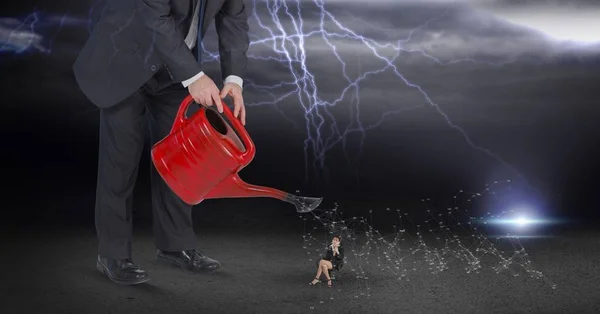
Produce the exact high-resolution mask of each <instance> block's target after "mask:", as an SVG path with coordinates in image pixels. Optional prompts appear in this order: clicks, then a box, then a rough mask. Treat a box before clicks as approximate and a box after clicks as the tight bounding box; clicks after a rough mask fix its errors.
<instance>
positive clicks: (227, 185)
mask: <svg viewBox="0 0 600 314" xmlns="http://www.w3.org/2000/svg"><path fill="white" fill-rule="evenodd" d="M247 197H269V198H275V199H278V200H281V201H284V202H287V203H290V204H293V205H294V206H296V211H297V212H299V213H308V212H311V211H313V210H314V209H316V208H317V207H318V206H319V205H320V204H321V201H323V198H317V197H303V196H298V195H294V194H290V193H287V192H284V191H280V190H277V189H274V188H269V187H265V186H259V185H253V184H249V183H246V182H245V181H244V180H242V179H241V178H240V177H239V175H237V174H236V175H232V176H229V177H227V178H226V179H225V180H223V181H221V183H219V184H218V185H217V186H215V187H214V188H213V189H212V190H211V191H210V192H208V194H207V195H206V196H204V199H211V198H212V199H215V198H247Z"/></svg>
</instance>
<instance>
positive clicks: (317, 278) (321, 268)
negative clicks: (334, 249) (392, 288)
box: [311, 259, 327, 285]
mask: <svg viewBox="0 0 600 314" xmlns="http://www.w3.org/2000/svg"><path fill="white" fill-rule="evenodd" d="M324 262H327V261H326V260H324V259H322V260H320V261H319V267H317V275H316V276H315V279H313V281H312V282H311V284H313V285H314V284H316V283H317V282H319V278H321V273H322V272H323V265H324Z"/></svg>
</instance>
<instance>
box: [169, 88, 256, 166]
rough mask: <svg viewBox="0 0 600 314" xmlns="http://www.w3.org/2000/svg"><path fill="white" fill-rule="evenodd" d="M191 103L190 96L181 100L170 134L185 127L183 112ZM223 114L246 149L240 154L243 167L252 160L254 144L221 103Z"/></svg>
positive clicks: (238, 122) (238, 121) (240, 124)
mask: <svg viewBox="0 0 600 314" xmlns="http://www.w3.org/2000/svg"><path fill="white" fill-rule="evenodd" d="M193 102H194V98H193V97H192V95H187V96H186V97H185V98H184V99H183V101H182V102H181V105H179V110H178V111H177V115H176V116H175V122H174V123H173V127H172V128H171V133H175V132H177V131H178V130H179V129H181V128H182V127H183V126H184V125H185V122H186V121H187V118H186V117H185V112H186V111H187V110H188V108H189V107H190V105H191V104H192V103H193ZM223 113H225V116H226V117H227V119H228V120H229V121H230V122H231V123H232V124H233V125H232V127H233V129H234V130H235V131H236V132H237V134H238V135H239V136H240V139H241V140H242V143H244V146H245V147H246V151H245V152H243V153H242V163H243V164H244V165H247V164H249V163H250V162H251V161H252V158H254V154H255V153H256V147H255V146H254V142H252V139H251V138H250V135H249V134H248V132H247V131H246V129H245V128H244V126H243V125H242V123H241V122H240V120H238V119H236V118H235V117H234V116H233V113H232V112H231V110H230V109H229V107H227V105H226V104H225V103H224V102H223Z"/></svg>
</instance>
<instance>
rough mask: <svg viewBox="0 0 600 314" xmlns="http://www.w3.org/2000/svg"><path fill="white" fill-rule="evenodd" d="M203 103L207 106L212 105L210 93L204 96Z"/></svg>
mask: <svg viewBox="0 0 600 314" xmlns="http://www.w3.org/2000/svg"><path fill="white" fill-rule="evenodd" d="M203 105H204V106H208V107H210V106H212V105H213V102H212V100H211V99H210V95H208V96H204V103H203Z"/></svg>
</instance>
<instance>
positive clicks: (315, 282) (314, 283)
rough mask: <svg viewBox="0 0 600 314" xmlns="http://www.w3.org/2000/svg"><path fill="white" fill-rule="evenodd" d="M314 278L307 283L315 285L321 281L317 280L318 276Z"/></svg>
mask: <svg viewBox="0 0 600 314" xmlns="http://www.w3.org/2000/svg"><path fill="white" fill-rule="evenodd" d="M315 280H316V281H315ZM315 280H313V281H312V282H309V283H308V284H309V285H311V286H316V285H317V284H318V283H319V282H321V280H319V278H315Z"/></svg>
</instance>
